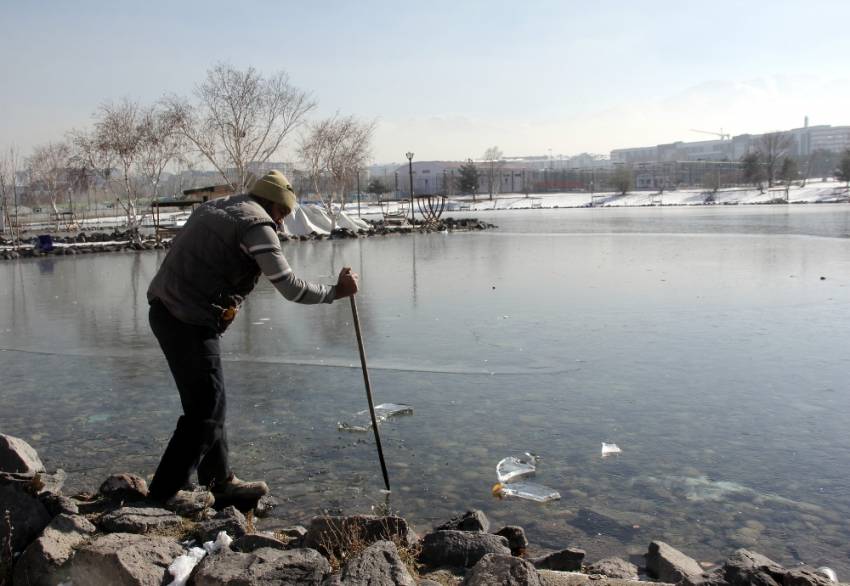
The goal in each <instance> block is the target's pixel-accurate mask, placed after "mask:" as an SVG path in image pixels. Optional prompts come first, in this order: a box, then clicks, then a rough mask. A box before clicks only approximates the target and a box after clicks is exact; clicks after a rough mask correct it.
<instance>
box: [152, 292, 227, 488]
mask: <svg viewBox="0 0 850 586" xmlns="http://www.w3.org/2000/svg"><path fill="white" fill-rule="evenodd" d="M149 318H150V325H151V329H152V330H153V333H154V335H155V336H156V339H157V340H159V345H160V347H161V348H162V351H163V353H165V358H166V360H168V366H169V367H170V368H171V374H172V375H174V382H176V383H177V390H178V391H180V402H181V403H182V404H183V415H182V416H180V418H179V419H178V420H177V428H176V429H175V430H174V434H173V435H172V436H171V440H170V441H169V442H168V447H166V448H165V453H164V454H163V455H162V459H161V460H160V462H159V466H157V469H156V473H155V474H154V477H153V480H152V481H151V485H150V495H151V497H153V498H156V499H160V500H166V499H168V498H170V497H171V496H173V495H174V494H175V493H176V492H177V491H178V490H180V489H182V488H184V487H185V486H187V485H188V484H189V483H190V482H191V478H192V474H193V473H194V472H195V471H197V472H198V482H199V483H200V484H203V485H206V486H209V485H211V484H213V483H214V482H218V481H223V480H225V479H226V478H227V477H228V476H229V475H230V466H229V465H228V458H227V434H226V432H225V429H224V416H225V410H226V401H225V393H224V376H223V373H222V370H221V355H220V349H219V337H218V334H217V333H216V332H215V331H214V330H213V329H211V328H206V327H202V326H195V325H191V324H187V323H184V322H182V321H180V320H178V319H177V318H175V317H174V316H173V315H171V313H170V312H169V311H168V309H166V308H165V306H164V305H163V304H162V303H160V302H158V301H154V302H153V303H152V304H151V308H150V315H149Z"/></svg>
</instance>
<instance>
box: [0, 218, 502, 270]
mask: <svg viewBox="0 0 850 586" xmlns="http://www.w3.org/2000/svg"><path fill="white" fill-rule="evenodd" d="M495 227H496V226H494V225H493V224H488V223H487V222H483V221H481V220H477V219H474V218H464V219H460V220H455V219H454V218H446V219H445V220H441V221H439V222H436V223H429V224H423V223H419V224H417V225H416V226H409V225H407V226H393V225H387V224H384V223H383V222H381V221H376V222H371V227H370V228H369V229H368V230H357V231H355V230H351V229H349V228H337V229H335V230H334V231H333V232H331V233H330V234H319V233H317V232H311V233H310V234H302V235H298V236H295V235H292V234H283V233H279V234H278V236H279V237H280V240H281V242H306V241H310V240H340V239H346V238H365V237H368V236H392V235H397V234H411V233H413V232H417V233H431V232H469V231H478V230H487V229H490V228H495ZM34 240H37V238H34V237H33V236H30V235H28V236H26V237H22V238H21V239H20V240H17V241H13V240H8V239H5V238H0V259H2V260H16V259H19V258H33V257H36V258H42V257H52V256H74V255H78V254H90V253H105V252H131V251H146V250H162V249H166V248H168V247H169V246H170V245H171V241H170V240H169V239H162V240H156V239H151V238H150V237H148V238H142V239H141V240H140V239H139V237H138V235H137V234H135V233H131V232H117V231H116V232H112V233H102V232H92V233H86V232H80V233H79V234H77V235H75V236H51V241H52V243H53V244H52V248H45V247H42V246H39V245H38V244H37V243H35V242H34Z"/></svg>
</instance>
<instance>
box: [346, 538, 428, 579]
mask: <svg viewBox="0 0 850 586" xmlns="http://www.w3.org/2000/svg"><path fill="white" fill-rule="evenodd" d="M340 577H341V579H342V582H343V584H351V585H354V584H364V585H366V584H368V585H369V586H394V585H397V586H416V580H414V579H413V576H411V575H410V572H409V571H408V569H407V567H406V566H405V565H404V563H403V562H402V561H401V558H400V557H399V555H398V549H397V548H396V545H395V543H393V542H392V541H376V542H375V543H373V544H372V545H370V546H369V547H367V548H366V549H364V550H363V551H362V552H361V553H360V555H358V556H357V557H355V558H354V559H352V560H349V561H348V563H346V564H345V567H343V569H342V574H341V576H340Z"/></svg>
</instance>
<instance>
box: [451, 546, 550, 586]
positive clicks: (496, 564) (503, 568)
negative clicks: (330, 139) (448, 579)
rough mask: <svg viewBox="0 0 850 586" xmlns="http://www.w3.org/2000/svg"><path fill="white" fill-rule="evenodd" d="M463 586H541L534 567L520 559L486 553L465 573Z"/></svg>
mask: <svg viewBox="0 0 850 586" xmlns="http://www.w3.org/2000/svg"><path fill="white" fill-rule="evenodd" d="M463 584H464V586H493V585H494V584H500V585H502V586H541V585H542V584H543V583H542V582H541V581H540V575H539V574H538V573H537V570H536V569H534V566H533V565H531V564H530V563H529V562H527V561H525V560H524V559H522V558H518V557H514V556H510V555H496V554H492V553H488V554H487V555H485V556H484V557H483V558H481V561H479V562H478V563H477V564H475V566H473V567H472V568H471V569H470V570H468V571H467V572H466V578H465V579H464V581H463Z"/></svg>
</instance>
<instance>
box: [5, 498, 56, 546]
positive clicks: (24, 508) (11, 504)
mask: <svg viewBox="0 0 850 586" xmlns="http://www.w3.org/2000/svg"><path fill="white" fill-rule="evenodd" d="M7 511H8V514H9V523H10V524H11V525H12V550H13V551H23V550H24V548H26V547H27V546H28V545H29V544H30V543H31V542H32V541H33V540H34V539H36V538H37V537H38V536H39V535H41V532H42V531H43V530H44V528H45V527H47V524H48V523H50V515H49V514H48V512H47V509H46V508H45V507H44V505H43V504H42V503H41V501H39V500H38V499H37V498H36V497H34V496H31V495H29V494H27V493H26V492H24V490H23V489H22V488H19V487H18V486H15V485H0V524H2V525H0V526H2V527H3V531H4V533H5V521H4V516H5V514H6V512H7ZM4 537H5V535H4ZM4 541H5V539H4Z"/></svg>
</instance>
